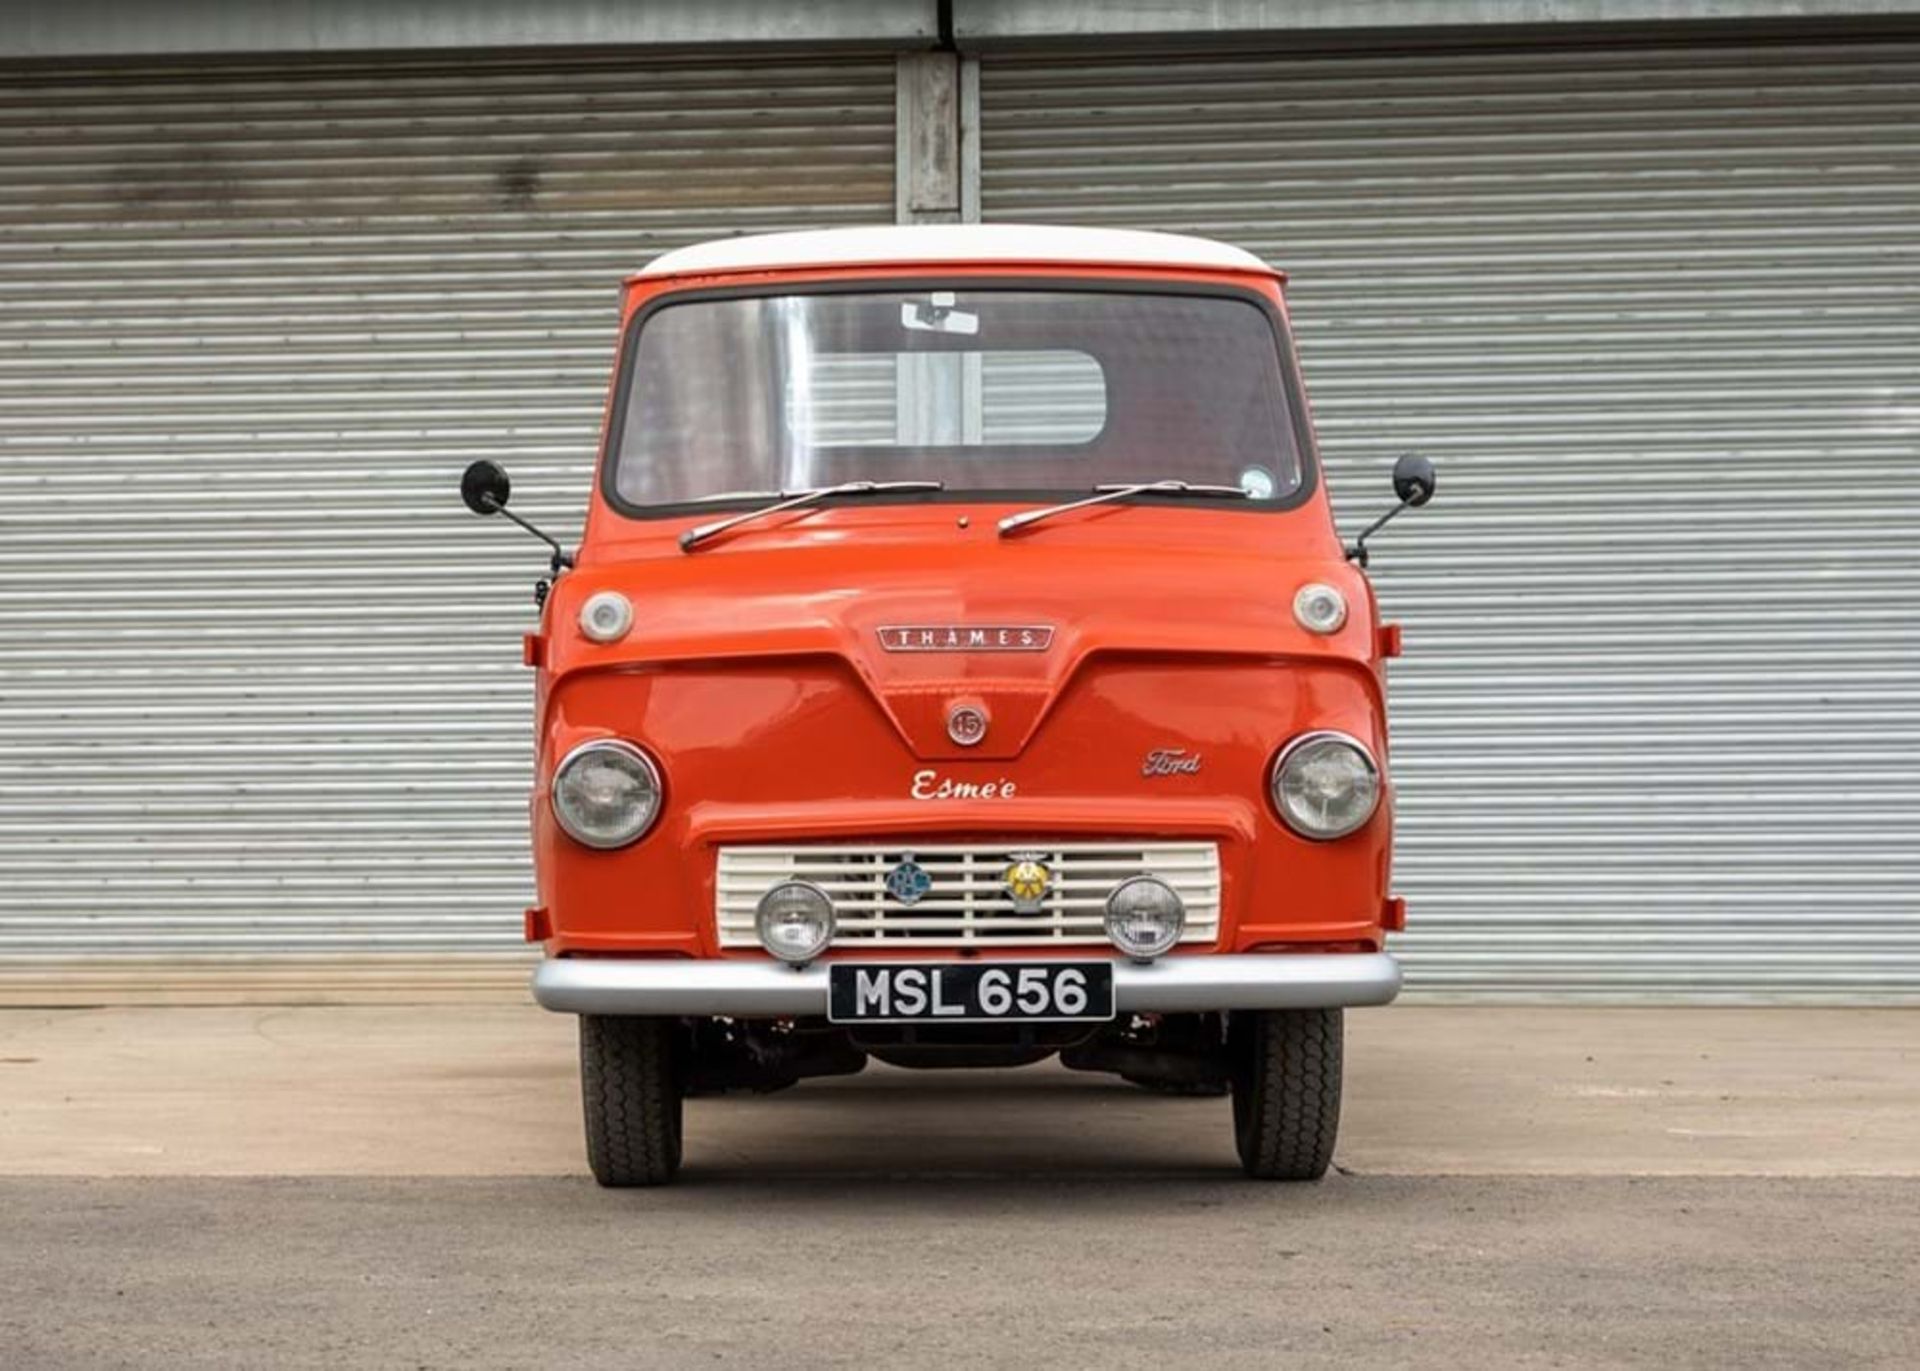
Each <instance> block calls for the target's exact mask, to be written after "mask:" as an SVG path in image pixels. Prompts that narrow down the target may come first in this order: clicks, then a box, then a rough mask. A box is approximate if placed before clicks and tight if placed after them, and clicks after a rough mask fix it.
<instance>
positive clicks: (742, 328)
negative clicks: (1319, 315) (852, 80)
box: [612, 289, 1301, 506]
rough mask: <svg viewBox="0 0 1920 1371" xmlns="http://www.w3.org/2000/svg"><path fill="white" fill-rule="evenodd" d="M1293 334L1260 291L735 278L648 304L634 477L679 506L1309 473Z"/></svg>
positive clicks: (625, 498) (1271, 488)
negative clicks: (1295, 392) (796, 495)
mask: <svg viewBox="0 0 1920 1371" xmlns="http://www.w3.org/2000/svg"><path fill="white" fill-rule="evenodd" d="M1281 378H1282V372H1281V360H1280V351H1279V340H1278V338H1277V337H1276V334H1275V330H1274V325H1273V324H1272V322H1271V321H1270V316H1269V314H1268V312H1267V311H1266V310H1265V309H1264V308H1263V307H1262V306H1260V305H1259V304H1258V303H1256V302H1254V301H1253V300H1251V299H1246V298H1240V297H1234V296H1224V295H1201V294H1176V293H1172V292H1168V293H1158V292H1148V291H1114V290H1108V291H1101V290H1082V291H1065V290H1044V291H1042V290H899V289H875V290H871V291H860V292H848V291H832V292H810V293H796V294H786V295H759V296H730V297H724V298H707V299H692V300H688V301H685V302H682V303H677V304H675V303H669V304H667V305H665V306H662V307H660V308H657V309H655V310H653V311H652V312H650V313H648V314H646V315H644V316H643V319H642V322H641V324H640V329H639V335H638V338H637V339H636V340H635V342H634V344H633V350H632V358H631V364H630V366H629V367H628V368H627V380H626V385H627V386H628V391H627V394H626V395H625V397H624V403H623V405H622V407H621V412H620V419H619V423H618V425H617V428H616V432H615V434H614V440H615V442H614V448H613V453H612V461H613V463H614V465H613V480H612V486H613V491H614V493H615V494H616V495H617V497H618V499H619V502H620V503H622V504H625V505H629V506H653V505H679V504H686V503H689V502H695V501H716V500H724V499H726V498H728V497H733V496H738V497H740V498H749V497H754V498H762V497H765V496H766V495H767V494H769V493H771V492H776V491H783V490H786V491H791V490H800V489H807V488H811V487H815V486H824V485H834V484H837V483H839V482H842V481H859V480H871V481H901V480H906V481H942V482H944V483H945V484H946V486H947V488H948V489H949V491H957V492H977V493H980V494H986V495H993V494H1009V495H1025V494H1032V493H1039V494H1046V495H1056V494H1078V493H1083V492H1086V491H1088V490H1090V489H1091V488H1092V487H1094V486H1096V485H1102V484H1110V483H1116V482H1131V481H1158V480H1168V479H1173V480H1185V481H1191V482H1195V483H1204V484H1209V485H1229V486H1237V487H1240V488H1242V489H1244V490H1245V491H1246V492H1247V493H1248V494H1249V495H1250V496H1252V497H1254V499H1255V500H1258V501H1280V500H1284V499H1286V497H1287V496H1289V495H1291V494H1292V493H1294V492H1295V491H1296V490H1297V489H1298V488H1299V485H1300V480H1301V472H1300V458H1299V453H1298V451H1297V449H1296V445H1295V443H1294V440H1293V425H1292V424H1291V423H1290V422H1289V416H1288V410H1287V397H1286V388H1285V386H1284V385H1283V384H1282V379H1281Z"/></svg>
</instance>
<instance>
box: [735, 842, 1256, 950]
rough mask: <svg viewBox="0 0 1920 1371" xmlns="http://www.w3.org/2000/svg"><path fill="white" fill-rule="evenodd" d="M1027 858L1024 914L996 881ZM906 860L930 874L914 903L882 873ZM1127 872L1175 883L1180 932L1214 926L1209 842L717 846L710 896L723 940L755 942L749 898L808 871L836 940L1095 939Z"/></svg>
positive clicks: (1201, 933) (753, 901) (928, 943)
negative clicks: (1035, 864)
mask: <svg viewBox="0 0 1920 1371" xmlns="http://www.w3.org/2000/svg"><path fill="white" fill-rule="evenodd" d="M1028 856H1032V857H1035V858H1037V859H1038V860H1039V861H1040V862H1042V863H1043V864H1045V866H1046V867H1047V869H1048V871H1049V872H1050V873H1051V875H1052V877H1053V880H1052V885H1051V888H1050V889H1049V891H1048V893H1047V894H1046V896H1045V897H1044V899H1043V901H1042V902H1041V907H1040V909H1038V910H1037V911H1036V912H1034V913H1031V914H1023V913H1020V912H1019V911H1018V910H1016V909H1015V908H1014V904H1013V900H1012V898H1011V897H1010V896H1009V895H1008V894H1007V893H1006V891H1005V890H1004V889H1003V888H1002V884H1001V880H1002V875H1003V873H1004V872H1005V871H1006V869H1007V867H1008V866H1009V865H1010V864H1012V863H1013V862H1014V861H1016V860H1018V859H1019V858H1020V857H1028ZM909 858H911V859H912V860H913V861H914V862H915V863H916V864H918V865H919V866H920V867H921V868H922V869H924V870H925V871H926V873H927V875H928V876H929V877H931V878H932V885H931V886H930V887H929V888H928V890H927V893H926V895H925V896H923V897H922V898H921V899H920V900H918V901H917V902H915V903H913V904H911V905H909V904H903V903H902V902H901V901H899V900H898V899H896V898H895V897H894V896H892V895H890V894H889V893H888V892H887V876H888V873H890V872H892V871H893V870H894V868H895V867H897V866H899V865H900V863H902V862H904V861H906V860H908V859H909ZM1129 876H1157V877H1159V878H1160V879H1161V880H1163V881H1165V882H1166V883H1167V884H1168V885H1170V886H1172V887H1173V888H1174V889H1175V890H1177V891H1179V892H1180V898H1181V900H1182V901H1183V902H1184V903H1185V905H1186V908H1187V922H1186V930H1185V932H1184V933H1183V934H1182V935H1181V939H1180V941H1181V942H1183V943H1210V942H1212V941H1214V939H1215V938H1216V937H1217V936H1218V935H1219V931H1220V851H1219V849H1218V848H1217V847H1215V846H1214V844H1212V843H1158V842H1156V843H1087V842H1065V843H1049V842H1045V841H1015V842H1009V843H1006V844H1005V845H1004V846H986V845H972V844H945V843H925V844H918V845H915V846H912V847H907V846H900V847H874V846H865V845H863V846H857V847H830V846H811V845H809V846H804V847H723V848H721V849H720V864H719V871H718V879H717V881H716V882H715V884H716V887H717V895H716V898H715V904H716V913H717V916H718V920H719V928H720V945H721V946H722V947H758V946H759V945H760V940H759V938H758V937H757V936H756V935H755V933H754V928H753V914H754V907H755V906H756V905H757V904H758V903H759V902H760V897H761V896H762V895H764V894H766V892H767V891H768V889H769V888H771V887H773V886H775V885H778V884H779V883H780V882H781V881H790V880H801V881H811V882H812V883H813V884H815V885H817V886H819V887H820V888H821V889H822V890H824V891H825V892H826V893H827V895H828V897H829V898H831V899H832V900H833V905H834V912H835V915H836V920H837V925H838V929H839V931H838V933H837V935H836V936H835V938H834V946H835V947H871V946H876V945H882V944H911V945H912V946H915V947H970V946H977V945H979V944H982V943H991V944H993V945H995V946H998V947H1043V946H1062V945H1070V944H1082V943H1100V944H1103V945H1104V944H1105V943H1106V941H1107V935H1106V929H1105V927H1104V923H1103V919H1104V917H1105V913H1106V903H1107V893H1108V892H1109V891H1110V890H1112V889H1113V887H1114V886H1115V885H1116V884H1118V883H1119V882H1120V881H1123V880H1125V879H1126V878H1127V877H1129Z"/></svg>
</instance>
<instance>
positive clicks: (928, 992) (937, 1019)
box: [827, 962, 1113, 1023]
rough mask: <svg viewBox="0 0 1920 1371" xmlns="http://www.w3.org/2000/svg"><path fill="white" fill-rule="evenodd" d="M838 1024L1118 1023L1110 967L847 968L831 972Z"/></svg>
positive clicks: (830, 1008) (830, 1002) (831, 1009)
mask: <svg viewBox="0 0 1920 1371" xmlns="http://www.w3.org/2000/svg"><path fill="white" fill-rule="evenodd" d="M827 1017H828V1018H829V1019H831V1020H832V1021H833V1022H834V1023H1061V1022H1074V1021H1077V1020H1093V1021H1097V1020H1101V1019H1111V1018H1112V1017H1113V966H1112V964H1111V963H1109V962H999V963H994V964H989V965H986V966H982V965H980V964H979V963H977V962H929V963H924V964H921V965H916V966H906V965H902V964H900V963H896V962H871V963H866V964H861V963H857V962H854V963H845V962H843V963H841V964H839V965H837V966H832V967H829V968H828V969H827Z"/></svg>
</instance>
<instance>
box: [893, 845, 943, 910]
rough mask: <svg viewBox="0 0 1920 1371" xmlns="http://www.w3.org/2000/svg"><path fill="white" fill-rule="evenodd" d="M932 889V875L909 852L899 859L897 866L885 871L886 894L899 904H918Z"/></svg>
mask: <svg viewBox="0 0 1920 1371" xmlns="http://www.w3.org/2000/svg"><path fill="white" fill-rule="evenodd" d="M932 889H933V877H931V876H929V875H928V874H927V869H926V868H925V867H924V866H921V865H920V863H918V862H916V861H915V860H914V859H913V854H912V853H911V852H909V853H908V854H907V855H906V856H905V857H904V858H902V859H901V861H900V864H899V865H898V866H896V867H894V868H893V870H891V871H889V872H888V873H887V894H889V895H891V896H893V898H894V899H896V900H898V901H899V902H900V903H901V904H905V905H915V904H919V903H920V901H921V900H923V899H925V898H926V895H927V892H928V891H929V890H932Z"/></svg>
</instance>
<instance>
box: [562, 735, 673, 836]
mask: <svg viewBox="0 0 1920 1371" xmlns="http://www.w3.org/2000/svg"><path fill="white" fill-rule="evenodd" d="M552 798H553V817H554V818H555V819H558V820H559V821H560V827H562V828H564V829H565V830H566V831H567V834H568V836H570V837H571V838H573V839H574V840H575V841H576V842H582V843H585V844H586V845H587V846H588V847H625V846H626V845H627V844H628V843H630V842H633V841H634V840H635V839H636V838H638V837H639V836H640V835H641V834H642V833H645V832H646V831H647V830H648V829H649V828H651V827H653V821H654V820H655V819H656V818H658V817H659V814H660V768H659V767H657V766H655V765H654V764H653V759H652V758H650V757H648V756H647V754H646V753H644V752H642V751H641V750H640V749H639V748H637V747H635V746H634V745H633V744H632V743H626V742H621V741H620V740H619V739H617V738H599V739H596V740H594V741H593V742H590V743H582V744H581V745H580V746H579V747H576V748H575V749H574V750H573V751H571V752H569V753H568V754H567V755H566V757H565V758H564V759H563V760H562V761H561V763H560V765H559V766H558V767H557V768H556V769H555V770H554V773H553V790H552Z"/></svg>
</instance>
